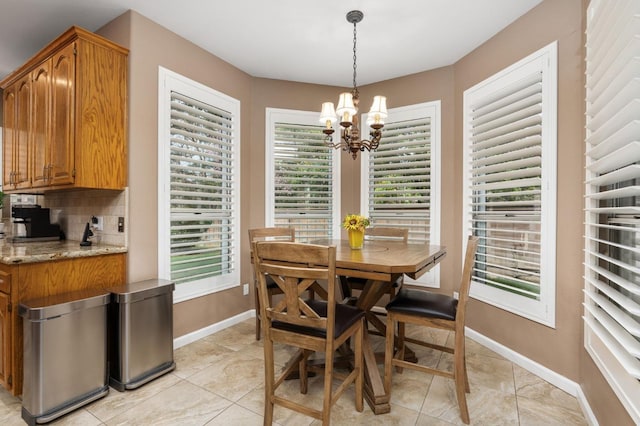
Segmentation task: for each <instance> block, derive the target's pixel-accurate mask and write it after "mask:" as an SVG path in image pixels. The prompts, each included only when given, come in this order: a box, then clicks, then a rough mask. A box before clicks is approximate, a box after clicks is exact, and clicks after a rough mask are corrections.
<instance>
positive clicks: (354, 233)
mask: <svg viewBox="0 0 640 426" xmlns="http://www.w3.org/2000/svg"><path fill="white" fill-rule="evenodd" d="M363 245H364V229H363V230H362V231H358V230H351V229H350V230H349V247H351V248H352V249H353V250H359V249H361V248H362V246H363Z"/></svg>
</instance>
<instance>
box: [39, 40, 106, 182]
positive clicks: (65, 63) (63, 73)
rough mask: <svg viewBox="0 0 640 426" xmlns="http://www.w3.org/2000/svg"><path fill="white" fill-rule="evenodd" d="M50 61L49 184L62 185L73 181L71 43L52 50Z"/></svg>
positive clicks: (72, 63) (73, 123) (73, 70)
mask: <svg viewBox="0 0 640 426" xmlns="http://www.w3.org/2000/svg"><path fill="white" fill-rule="evenodd" d="M52 64H53V67H52V77H53V79H52V81H54V82H55V84H54V85H53V88H52V91H51V110H52V114H51V144H50V152H51V155H50V163H49V185H62V184H70V183H73V182H74V168H75V151H74V147H75V130H74V129H75V127H74V126H75V73H76V66H75V43H71V44H70V45H68V46H67V47H65V48H64V49H62V50H61V51H60V52H58V53H56V54H55V55H54V56H53V58H52ZM94 112H95V113H99V112H97V111H94Z"/></svg>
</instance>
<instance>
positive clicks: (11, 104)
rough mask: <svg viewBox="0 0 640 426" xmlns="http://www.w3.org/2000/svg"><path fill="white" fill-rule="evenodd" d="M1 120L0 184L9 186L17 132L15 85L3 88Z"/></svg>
mask: <svg viewBox="0 0 640 426" xmlns="http://www.w3.org/2000/svg"><path fill="white" fill-rule="evenodd" d="M2 102H3V106H4V109H3V114H2V117H3V120H2V122H3V123H4V128H3V130H4V135H3V142H2V158H4V167H3V168H2V185H3V186H4V187H5V188H9V186H10V185H11V180H12V179H13V151H14V146H15V138H16V136H17V133H18V126H17V124H16V105H17V104H16V86H15V85H13V86H10V87H8V88H6V89H5V91H4V94H3V97H2Z"/></svg>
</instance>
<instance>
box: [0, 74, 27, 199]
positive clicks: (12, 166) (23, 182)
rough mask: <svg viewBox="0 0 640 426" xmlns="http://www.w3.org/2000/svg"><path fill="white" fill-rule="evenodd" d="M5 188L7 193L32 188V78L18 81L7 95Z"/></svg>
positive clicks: (5, 110) (5, 103) (4, 153)
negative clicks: (30, 151) (9, 190)
mask: <svg viewBox="0 0 640 426" xmlns="http://www.w3.org/2000/svg"><path fill="white" fill-rule="evenodd" d="M3 98H4V108H3V111H4V113H3V114H4V128H3V131H4V135H3V145H4V146H3V150H4V151H3V158H4V168H3V170H4V172H3V184H4V188H5V189H4V190H5V192H6V191H7V189H23V188H29V187H30V186H31V177H30V175H29V161H28V159H29V136H30V123H29V117H30V111H31V75H27V76H24V77H22V78H20V79H19V80H17V81H16V82H15V83H14V84H13V85H12V86H11V87H8V88H6V89H5V92H4V96H3Z"/></svg>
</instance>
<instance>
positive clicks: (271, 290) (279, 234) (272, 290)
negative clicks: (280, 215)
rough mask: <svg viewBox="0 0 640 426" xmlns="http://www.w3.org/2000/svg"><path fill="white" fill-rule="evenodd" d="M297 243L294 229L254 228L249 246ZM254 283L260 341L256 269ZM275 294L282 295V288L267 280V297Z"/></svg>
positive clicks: (257, 332) (258, 329)
mask: <svg viewBox="0 0 640 426" xmlns="http://www.w3.org/2000/svg"><path fill="white" fill-rule="evenodd" d="M273 240H278V241H295V240H296V230H295V229H294V228H275V227H272V228H254V229H249V244H250V245H252V244H253V243H254V242H255V241H273ZM253 283H254V296H255V307H256V340H260V335H261V330H260V298H259V297H258V280H257V278H256V275H255V268H254V274H253ZM275 294H282V291H280V288H279V287H278V286H277V285H276V283H274V282H273V280H272V279H271V278H269V279H268V280H267V295H268V297H269V298H272V297H273V296H274V295H275Z"/></svg>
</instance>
